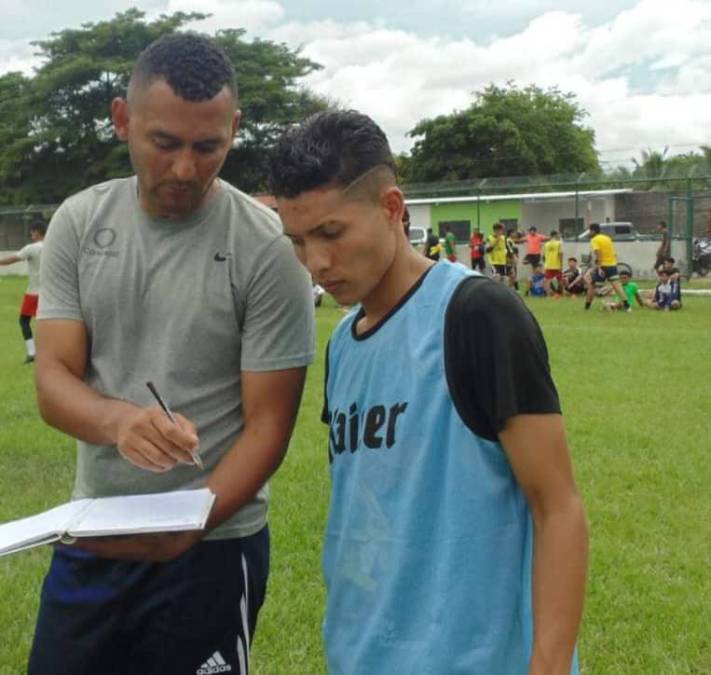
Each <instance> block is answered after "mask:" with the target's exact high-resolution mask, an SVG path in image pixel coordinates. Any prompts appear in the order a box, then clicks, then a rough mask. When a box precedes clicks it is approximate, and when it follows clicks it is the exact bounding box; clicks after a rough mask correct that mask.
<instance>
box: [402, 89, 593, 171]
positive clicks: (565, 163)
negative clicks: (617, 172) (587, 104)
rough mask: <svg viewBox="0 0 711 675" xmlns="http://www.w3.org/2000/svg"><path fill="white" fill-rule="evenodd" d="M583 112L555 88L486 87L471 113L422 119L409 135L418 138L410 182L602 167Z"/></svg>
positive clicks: (467, 111) (569, 97)
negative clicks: (584, 124) (585, 123)
mask: <svg viewBox="0 0 711 675" xmlns="http://www.w3.org/2000/svg"><path fill="white" fill-rule="evenodd" d="M585 115H586V113H585V111H584V110H583V109H582V108H581V107H580V106H579V105H578V104H577V102H576V101H575V97H574V96H573V95H572V94H565V93H562V92H561V91H559V90H558V89H555V88H553V89H547V90H543V89H541V88H539V87H537V86H533V85H532V86H528V87H526V88H523V89H522V88H519V87H517V86H516V85H515V84H513V83H509V84H508V85H507V86H506V87H498V86H496V85H493V84H492V85H489V86H488V87H487V88H486V89H484V90H483V91H481V92H478V93H477V94H476V95H475V100H474V102H473V103H472V104H471V105H470V106H469V107H468V108H467V109H466V110H463V111H457V112H454V113H452V114H450V115H440V116H439V117H436V118H434V119H425V120H422V121H421V122H419V123H418V124H417V126H415V127H414V128H413V129H412V130H411V131H410V132H409V135H410V136H411V137H413V138H415V139H416V141H415V144H414V146H413V149H412V157H411V162H410V167H409V169H410V179H411V180H412V181H416V182H426V181H448V180H469V179H474V178H483V177H488V176H527V175H550V174H573V173H580V172H584V171H599V166H598V161H597V153H596V151H595V147H594V143H595V135H594V132H593V130H592V129H590V128H588V127H585V126H583V119H584V117H585Z"/></svg>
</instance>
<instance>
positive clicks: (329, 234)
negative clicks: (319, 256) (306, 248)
mask: <svg viewBox="0 0 711 675" xmlns="http://www.w3.org/2000/svg"><path fill="white" fill-rule="evenodd" d="M341 234H342V230H341V228H338V229H333V230H322V231H321V236H322V237H323V238H324V239H338V237H340V236H341Z"/></svg>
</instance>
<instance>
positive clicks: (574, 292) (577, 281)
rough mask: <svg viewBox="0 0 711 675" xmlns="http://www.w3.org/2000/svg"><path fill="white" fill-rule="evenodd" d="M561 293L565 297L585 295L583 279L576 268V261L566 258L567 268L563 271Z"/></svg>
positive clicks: (573, 258)
mask: <svg viewBox="0 0 711 675" xmlns="http://www.w3.org/2000/svg"><path fill="white" fill-rule="evenodd" d="M562 276H563V292H564V293H565V294H566V295H570V296H578V295H585V291H586V288H585V278H584V277H583V274H582V272H581V271H580V268H579V267H578V259H577V258H575V257H570V258H568V267H566V268H565V269H564V270H563V275H562Z"/></svg>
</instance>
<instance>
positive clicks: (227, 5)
mask: <svg viewBox="0 0 711 675" xmlns="http://www.w3.org/2000/svg"><path fill="white" fill-rule="evenodd" d="M196 7H197V6H196V4H195V2H194V0H169V2H168V6H167V8H165V9H163V8H161V10H160V12H157V13H161V14H172V13H173V12H194V11H199V12H201V13H203V14H210V17H209V18H207V19H205V20H203V21H197V22H194V23H192V24H191V25H190V26H189V27H190V28H193V29H196V30H200V31H201V32H205V33H214V32H215V31H216V30H219V29H220V28H223V29H224V28H244V29H246V30H247V31H249V32H251V33H254V34H256V33H258V32H259V31H263V30H265V29H266V28H268V27H270V26H272V25H273V24H275V23H277V22H278V21H281V20H282V19H283V18H284V8H283V7H282V5H281V4H279V3H278V2H275V1H274V0H202V2H200V3H199V8H197V9H196Z"/></svg>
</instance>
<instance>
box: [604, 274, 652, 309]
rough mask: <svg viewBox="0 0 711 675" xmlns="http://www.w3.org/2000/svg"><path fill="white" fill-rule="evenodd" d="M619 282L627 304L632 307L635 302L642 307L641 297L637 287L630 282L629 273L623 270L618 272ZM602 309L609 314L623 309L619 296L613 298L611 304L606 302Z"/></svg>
mask: <svg viewBox="0 0 711 675" xmlns="http://www.w3.org/2000/svg"><path fill="white" fill-rule="evenodd" d="M620 282H621V283H622V289H623V290H624V292H625V296H626V299H627V304H628V305H629V306H630V307H632V303H633V302H636V303H637V304H638V305H639V306H640V307H644V300H642V296H641V295H640V292H639V286H638V285H637V284H636V283H635V282H634V281H632V277H631V276H630V273H629V272H627V271H625V270H622V271H621V272H620ZM603 307H604V308H605V309H606V310H608V311H610V312H616V311H618V310H621V309H623V308H624V305H623V303H622V299H621V298H620V297H619V296H615V299H614V300H613V301H612V302H606V303H605V304H604V305H603Z"/></svg>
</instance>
